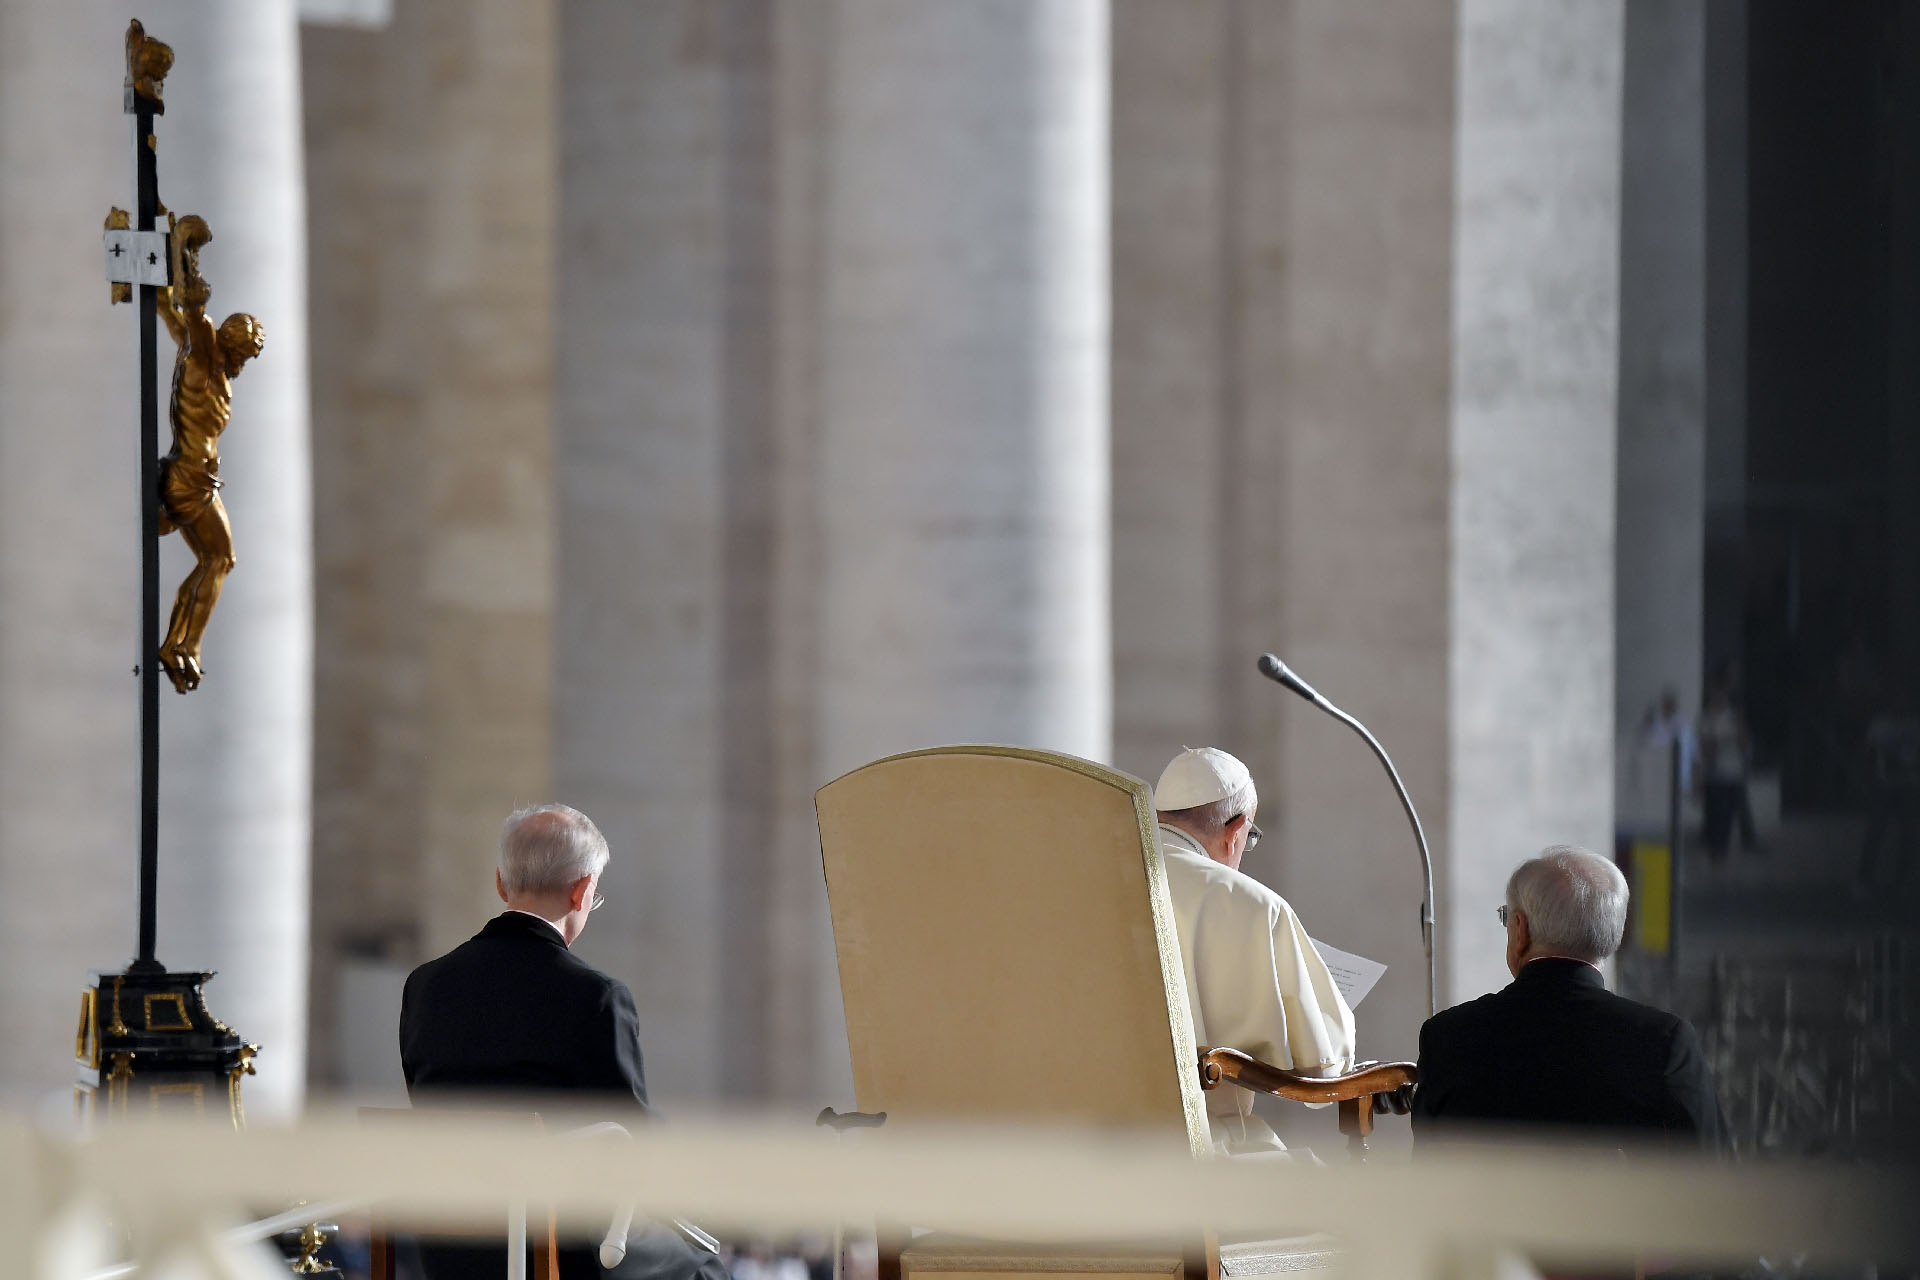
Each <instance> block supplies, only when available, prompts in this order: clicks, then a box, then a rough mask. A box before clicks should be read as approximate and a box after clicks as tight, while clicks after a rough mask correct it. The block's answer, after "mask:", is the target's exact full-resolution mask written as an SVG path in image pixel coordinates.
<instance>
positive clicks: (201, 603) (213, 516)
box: [154, 214, 265, 693]
mask: <svg viewBox="0 0 1920 1280" xmlns="http://www.w3.org/2000/svg"><path fill="white" fill-rule="evenodd" d="M168 220H169V221H172V219H171V216H169V219H168ZM212 239H213V232H212V231H211V230H209V229H208V227H207V224H206V220H205V219H203V218H201V217H200V216H199V215H198V214H188V215H187V216H186V217H184V218H181V219H180V221H179V223H178V224H177V226H176V227H175V228H174V236H173V259H174V261H173V280H174V283H173V284H172V285H171V286H166V285H163V286H161V287H159V288H158V289H156V290H155V291H154V292H155V294H156V295H157V296H156V301H157V305H158V309H159V312H160V318H161V319H162V320H165V321H166V323H167V332H168V333H171V334H172V335H173V341H174V345H175V346H176V347H178V348H179V350H178V352H177V354H176V355H175V356H174V361H173V395H172V398H171V399H170V400H169V402H168V405H167V420H168V422H169V423H171V424H172V427H173V448H172V449H170V450H169V451H168V452H167V456H166V457H165V458H164V459H162V460H161V463H160V528H159V532H160V534H161V535H162V536H164V535H166V534H168V533H171V532H173V531H174V530H175V529H178V530H179V531H180V536H181V538H183V539H184V540H185V541H186V544H187V546H188V547H189V548H191V549H192V551H193V556H194V564H193V570H192V572H190V573H188V574H187V576H186V579H185V580H184V581H183V582H181V584H180V590H179V593H178V594H177V595H175V597H174V600H173V618H172V620H171V621H170V622H169V623H168V625H167V636H166V639H165V640H163V641H161V643H160V667H161V669H162V670H163V671H165V672H166V673H167V678H168V679H169V680H171V681H173V687H174V688H175V689H176V690H178V691H179V692H181V693H185V692H187V691H188V690H189V689H194V688H198V687H199V684H200V676H201V668H200V638H201V637H202V636H203V635H205V634H206V630H207V620H208V619H209V618H211V617H212V616H213V606H214V605H215V604H216V603H218V601H219V599H220V588H221V586H222V585H223V584H224V583H225V582H226V580H227V575H228V574H229V573H231V572H233V564H234V560H233V528H232V526H231V525H229V524H228V523H227V509H226V507H225V505H224V504H222V503H221V501H220V484H221V482H220V433H221V432H223V431H225V430H226V429H227V423H228V421H229V420H230V419H231V418H232V417H233V380H234V378H236V377H237V376H239V373H240V370H241V367H242V366H244V365H245V364H246V363H247V361H249V360H251V359H252V358H253V357H255V356H257V355H259V354H260V351H261V348H262V347H263V346H264V345H265V334H264V332H263V330H262V329H261V327H260V322H259V321H257V320H255V319H254V318H253V317H252V316H250V315H247V314H245V313H244V312H236V313H234V314H233V315H230V316H228V317H227V318H226V319H225V320H223V321H221V322H220V326H219V327H218V328H215V327H214V325H213V322H212V321H211V320H208V319H207V314H206V306H207V301H208V299H209V298H211V297H212V294H213V291H212V289H210V288H209V287H208V285H207V282H206V281H204V280H202V279H201V278H200V270H199V253H200V247H201V246H202V245H204V244H206V243H207V242H208V241H210V240H212Z"/></svg>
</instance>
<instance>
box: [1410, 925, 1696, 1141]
mask: <svg viewBox="0 0 1920 1280" xmlns="http://www.w3.org/2000/svg"><path fill="white" fill-rule="evenodd" d="M1494 1126H1501V1127H1507V1128H1512V1127H1516V1126H1520V1127H1529V1128H1535V1129H1551V1130H1560V1131H1563V1132H1564V1131H1568V1130H1572V1131H1578V1132H1581V1133H1583V1134H1585V1135H1586V1136H1588V1137H1590V1138H1599V1139H1601V1140H1603V1141H1604V1140H1606V1139H1607V1138H1609V1137H1612V1136H1615V1135H1631V1134H1638V1135H1639V1136H1641V1137H1643V1138H1647V1137H1653V1138H1656V1140H1658V1139H1660V1138H1664V1140H1665V1141H1666V1142H1667V1144H1668V1145H1669V1146H1692V1145H1694V1144H1698V1145H1701V1146H1705V1147H1709V1148H1719V1147H1722V1146H1724V1145H1725V1141H1726V1121H1725V1120H1724V1119H1723V1117H1722V1116H1721V1112H1720V1102H1719V1099H1718V1098H1717V1097H1716V1096H1715V1093H1714V1088H1713V1075H1712V1073H1711V1072H1710V1071H1709V1070H1708V1068H1707V1060H1706V1057H1705V1055H1704V1054H1702V1053H1701V1050H1700V1039H1699V1037H1698V1036H1696V1035H1695V1034H1694V1031H1693V1028H1692V1027H1691V1026H1689V1025H1688V1024H1687V1022H1686V1021H1685V1020H1684V1019H1682V1018H1676V1017H1675V1016H1674V1015H1672V1014H1670V1013H1666V1012H1664V1011H1662V1010H1659V1009H1655V1008H1652V1007H1650V1006H1648V1005H1644V1004H1639V1003H1637V1002H1635V1001H1632V1000H1628V999H1626V998H1625V997H1623V996H1617V995H1614V994H1613V993H1612V992H1610V991H1608V990H1607V989H1606V983H1605V980H1604V979H1603V978H1602V977H1601V976H1600V972H1599V970H1597V969H1595V968H1593V966H1591V965H1587V964H1582V963H1581V962H1580V961H1578V960H1557V959H1546V960H1535V961H1533V962H1532V963H1531V964H1528V965H1526V966H1525V967H1523V968H1522V969H1521V970H1520V976H1519V977H1517V978H1515V979H1514V980H1513V981H1512V982H1511V983H1509V984H1508V985H1507V986H1506V987H1505V988H1503V989H1502V990H1500V991H1496V992H1494V993H1493V994H1492V995H1486V996H1481V997H1480V998H1479V999H1478V1000H1473V1001H1469V1002H1468V1003H1466V1004H1462V1005H1456V1006H1454V1007H1453V1008H1451V1009H1448V1010H1445V1011H1444V1012H1442V1013H1439V1014H1436V1015H1435V1016H1434V1017H1432V1018H1429V1019H1428V1020H1427V1023H1426V1025H1425V1026H1424V1027H1422V1028H1421V1029H1420V1087H1419V1089H1418V1091H1417V1092H1416V1093H1415V1094H1414V1102H1413V1131H1414V1135H1415V1137H1416V1138H1417V1139H1419V1140H1421V1141H1426V1140H1429V1139H1431V1138H1433V1137H1435V1136H1436V1135H1441V1136H1454V1135H1460V1134H1466V1133H1472V1132H1474V1131H1477V1130H1478V1131H1483V1130H1484V1129H1485V1128H1487V1127H1494ZM1629 1140H1630V1139H1629Z"/></svg>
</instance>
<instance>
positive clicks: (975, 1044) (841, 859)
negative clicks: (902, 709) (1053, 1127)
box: [814, 747, 1207, 1154]
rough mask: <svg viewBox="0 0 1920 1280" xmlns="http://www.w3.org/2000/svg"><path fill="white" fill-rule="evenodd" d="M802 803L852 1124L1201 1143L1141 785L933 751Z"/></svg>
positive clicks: (1174, 946)
mask: <svg viewBox="0 0 1920 1280" xmlns="http://www.w3.org/2000/svg"><path fill="white" fill-rule="evenodd" d="M814 803H815V808H816V810H817V812H818V814H819V819H820V849H821V856H822V860H823V863H824V866H825V870H826V877H827V894H828V898H829V900H830V902H831V904H832V910H833V933H834V945H835V948H836V950H837V951H838V953H839V958H840V990H841V994H842V996H843V998H844V1000H845V1002H846V1012H847V1040H848V1044H849V1047H850V1049H851V1050H852V1055H853V1083H854V1094H855V1097H856V1098H857V1099H858V1102H859V1107H860V1110H862V1111H884V1112H886V1113H887V1114H888V1116H889V1120H888V1123H889V1125H899V1124H912V1123H915V1122H919V1121H940V1120H966V1119H992V1120H1001V1121H1004V1120H1019V1119H1033V1120H1040V1121H1045V1122H1047V1123H1051V1124H1061V1123H1067V1124H1074V1123H1077V1124H1084V1125H1093V1126H1100V1127H1115V1128H1118V1127H1126V1128H1130V1129H1142V1130H1149V1131H1152V1130H1158V1131H1161V1132H1164V1133H1167V1134H1168V1135H1169V1137H1170V1138H1173V1139H1177V1140H1178V1141H1181V1142H1184V1143H1185V1144H1187V1146H1188V1148H1189V1149H1190V1150H1191V1151H1192V1152H1194V1153H1195V1154H1199V1153H1201V1152H1203V1151H1205V1150H1206V1147H1207V1130H1206V1117H1205V1114H1204V1111H1203V1109H1202V1104H1201V1097H1200V1084H1199V1075H1198V1072H1197V1070H1196V1068H1195V1065H1194V1064H1195V1062H1196V1051H1195V1049H1194V1043H1193V1024H1192V1021H1191V1019H1190V1018H1189V1016H1188V1013H1187V994H1186V984H1185V980H1184V979H1183V977H1182V974H1181V967H1180V949H1179V943H1178V941H1177V939H1176V937H1175V935H1174V931H1173V916H1172V911H1171V908H1170V906H1169V904H1168V899H1167V881H1166V872H1165V870H1164V868H1163V867H1162V865H1161V862H1160V845H1159V841H1158V838H1157V836H1156V829H1155V824H1154V818H1153V811H1152V806H1151V801H1150V799H1149V794H1148V790H1147V787H1146V784H1145V783H1143V782H1141V781H1140V780H1139V779H1137V778H1132V777H1129V776H1127V775H1126V774H1124V773H1119V772H1116V771H1114V770H1112V769H1107V768H1104V767H1102V766H1100V765H1096V764H1092V763H1089V762H1088V761H1085V760H1079V759H1076V758H1074V757H1072V756H1064V755H1053V754H1048V753H1044V752H1038V751H1028V750H1021V749H1017V748H1011V747H941V748H936V749H934V750H931V751H918V752H914V753H912V754H910V755H903V756H893V757H890V758H888V759H886V760H881V761H879V762H877V763H875V764H870V765H867V766H865V767H864V768H860V769H856V770H854V771H853V772H852V773H849V774H847V775H846V776H844V777H842V778H839V779H836V780H835V781H833V782H830V783H828V784H827V785H826V786H824V787H822V788H821V789H820V790H819V791H818V792H817V793H816V794H815V796H814ZM1089 1064H1098V1070H1090V1069H1089Z"/></svg>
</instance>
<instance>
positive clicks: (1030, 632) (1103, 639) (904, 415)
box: [814, 0, 1112, 781]
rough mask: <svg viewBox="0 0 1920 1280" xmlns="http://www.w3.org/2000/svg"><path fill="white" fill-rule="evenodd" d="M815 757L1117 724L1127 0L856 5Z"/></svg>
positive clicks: (847, 96) (1077, 741)
mask: <svg viewBox="0 0 1920 1280" xmlns="http://www.w3.org/2000/svg"><path fill="white" fill-rule="evenodd" d="M831 31H832V45H831V53H830V56H831V68H832V75H831V82H830V87H829V89H828V95H829V96H828V100H827V107H826V120H827V125H828V135H827V139H826V155H825V157H824V166H825V168H824V178H823V181H824V183H825V188H824V196H823V199H824V202H825V204H824V208H825V214H824V226H823V228H822V230H821V236H822V241H821V243H822V254H823V260H822V268H821V270H822V283H821V294H822V296H821V312H820V317H819V320H820V326H821V335H822V336H821V352H820V360H821V369H822V373H821V406H822V407H821V413H820V436H819V442H818V444H819V448H818V454H817V457H816V459H815V466H814V469H815V476H816V482H817V485H818V495H819V496H818V513H819V520H820V553H821V560H820V596H819V608H820V613H819V628H820V632H819V634H820V640H819V646H818V650H817V656H818V662H819V670H818V677H817V680H816V685H815V689H816V694H817V696H818V699H819V724H818V729H817V738H816V741H817V743H818V744H819V746H818V758H817V760H816V765H817V767H818V769H819V776H820V778H821V780H823V781H824V780H825V779H826V778H829V777H832V776H834V775H837V774H838V773H840V772H842V771H844V770H846V769H850V768H853V767H855V766H857V765H859V764H862V763H864V762H866V761H868V760H871V759H874V758H875V757H878V756H881V755H885V754H888V753H890V752H895V751H901V750H907V749H911V748H914V747H922V746H929V745H932V744H935V743H941V742H957V741H999V742H1014V743H1023V744H1028V745H1035V746H1043V747H1051V748H1057V749H1061V750H1066V751H1071V752H1075V753H1078V754H1080V755H1084V756H1090V757H1093V758H1096V759H1102V758H1105V757H1106V756H1107V754H1108V752H1109V750H1110V748H1111V724H1110V721H1111V694H1110V681H1111V672H1112V667H1111V660H1110V656H1109V634H1110V627H1109V618H1108V607H1109V600H1108V564H1107V553H1108V551H1107V549H1108V540H1107V520H1108V496H1107V495H1108V462H1107V439H1108V438H1107V431H1106V422H1107V413H1106V406H1107V386H1106V374H1107V363H1106V352H1107V338H1108V296H1107V259H1108V248H1107V246H1108V236H1107V226H1108V204H1107V195H1108V188H1107V85H1108V42H1107V35H1108V30H1107V10H1106V6H1105V5H1104V4H1100V3H1095V2H1094V0H1042V2H1035V0H1003V2H999V3H978V4H968V5H915V6H901V5H895V4H891V3H886V2H885V0H841V2H840V3H837V4H835V5H834V6H833V13H832V18H831Z"/></svg>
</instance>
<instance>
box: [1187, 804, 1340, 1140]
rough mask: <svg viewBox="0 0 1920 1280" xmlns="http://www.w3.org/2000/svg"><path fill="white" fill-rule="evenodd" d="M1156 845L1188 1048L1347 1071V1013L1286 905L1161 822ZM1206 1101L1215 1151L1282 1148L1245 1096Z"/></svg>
mask: <svg viewBox="0 0 1920 1280" xmlns="http://www.w3.org/2000/svg"><path fill="white" fill-rule="evenodd" d="M1160 846H1161V848H1162V849H1164V850H1165V851H1166V865H1167V888H1168V890H1169V891H1170V893H1171V894H1172V897H1173V919H1174V927H1175V928H1176V929H1177V930H1178V931H1179V934H1180V961H1181V964H1182V965H1183V966H1184V967H1185V969H1186V976H1187V1006H1188V1008H1190V1009H1191V1010H1192V1011H1193V1035H1194V1041H1195V1043H1197V1044H1199V1045H1202V1046H1204V1047H1207V1048H1214V1049H1239V1050H1240V1051H1241V1052H1243V1053H1247V1054H1251V1055H1252V1056H1253V1057H1256V1058H1258V1059H1260V1060H1261V1061H1262V1062H1265V1063H1269V1064H1271V1065H1273V1066H1276V1067H1283V1068H1286V1069H1288V1070H1291V1071H1298V1072H1300V1073H1301V1074H1303V1075H1318V1076H1337V1075H1341V1074H1343V1073H1345V1072H1347V1071H1350V1070H1352V1069H1353V1011H1352V1010H1351V1009H1349V1008H1347V1002H1346V1000H1345V999H1344V998H1343V997H1342V996H1341V994H1340V991H1339V989H1338V988H1336V987H1335V986H1334V985H1333V976H1332V975H1331V974H1329V973H1328V972H1327V963H1326V961H1324V960H1322V959H1321V958H1320V953H1319V952H1318V951H1316V950H1314V946H1313V943H1312V942H1311V941H1310V940H1309V939H1308V938H1307V931H1306V930H1305V929H1303V928H1301V926H1300V918H1299V917H1298V916H1296V915H1294V913H1293V908H1292V907H1290V906H1288V905H1287V900H1286V899H1285V898H1282V897H1281V896H1280V895H1279V894H1277V893H1275V892H1274V891H1273V890H1271V889H1269V888H1267V886H1265V885H1263V884H1261V883H1260V882H1259V881H1258V880H1255V879H1254V878H1253V877H1252V876H1249V875H1245V874H1243V873H1242V872H1239V871H1235V870H1233V869H1232V868H1231V867H1228V866H1225V865H1223V864H1221V863H1218V862H1215V861H1214V860H1213V859H1212V858H1209V857H1208V856H1207V855H1206V852H1205V851H1204V850H1203V849H1202V848H1201V847H1200V845H1199V844H1198V843H1197V842H1195V840H1194V839H1193V837H1191V836H1189V835H1188V834H1187V833H1186V832H1184V831H1181V830H1180V829H1179V828H1177V827H1170V826H1167V825H1166V824H1165V823H1162V824H1161V825H1160ZM1206 1098H1207V1124H1208V1126H1209V1127H1210V1128H1211V1129H1212V1131H1213V1145H1214V1149H1215V1150H1217V1151H1220V1152H1223V1153H1226V1154H1231V1155H1240V1154H1246V1153H1250V1152H1257V1151H1284V1150H1286V1144H1285V1143H1283V1142H1281V1141H1280V1136H1279V1135H1278V1134H1276V1133H1275V1132H1274V1131H1273V1130H1272V1128H1271V1127H1269V1126H1268V1125H1267V1123H1266V1121H1264V1120H1262V1119H1260V1117H1258V1116H1256V1115H1254V1114H1253V1094H1252V1093H1251V1092H1250V1091H1249V1090H1246V1089H1242V1088H1240V1087H1239V1086H1238V1085H1234V1084H1226V1083H1223V1084H1221V1085H1220V1087H1219V1088H1216V1089H1213V1090H1211V1091H1209V1092H1208V1094H1207V1095H1206Z"/></svg>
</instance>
